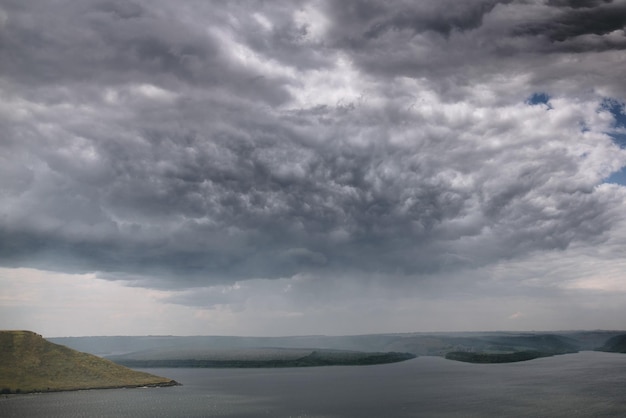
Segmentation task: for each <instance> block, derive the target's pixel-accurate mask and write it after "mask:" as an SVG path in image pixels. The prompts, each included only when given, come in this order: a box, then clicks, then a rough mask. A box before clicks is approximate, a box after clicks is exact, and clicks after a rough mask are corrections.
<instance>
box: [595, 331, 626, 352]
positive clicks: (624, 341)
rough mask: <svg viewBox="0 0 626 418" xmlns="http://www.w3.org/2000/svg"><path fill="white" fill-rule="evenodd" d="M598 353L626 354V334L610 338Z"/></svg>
mask: <svg viewBox="0 0 626 418" xmlns="http://www.w3.org/2000/svg"><path fill="white" fill-rule="evenodd" d="M598 351H607V352H610V353H626V334H621V335H616V336H615V337H612V338H609V339H608V340H607V341H606V342H605V343H604V345H603V346H602V347H600V348H598Z"/></svg>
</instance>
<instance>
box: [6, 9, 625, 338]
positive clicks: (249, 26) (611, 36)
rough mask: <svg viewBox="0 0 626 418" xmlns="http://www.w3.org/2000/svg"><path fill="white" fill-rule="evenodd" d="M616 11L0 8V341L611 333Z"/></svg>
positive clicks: (618, 248) (620, 65) (618, 182)
mask: <svg viewBox="0 0 626 418" xmlns="http://www.w3.org/2000/svg"><path fill="white" fill-rule="evenodd" d="M625 25H626V1H625V0H613V1H610V0H518V1H497V0H469V1H457V0H419V1H417V0H415V1H394V2H389V1H384V0H378V1H352V0H348V1H338V0H337V1H177V2H172V1H166V0H161V1H157V0H150V1H148V0H145V1H137V0H133V1H126V0H124V1H122V0H120V1H115V0H89V1H80V2H76V1H69V0H68V1H65V0H59V1H54V2H51V1H46V0H39V1H22V0H2V1H0V97H1V100H0V328H4V329H7V328H8V329H15V328H25V329H31V330H33V331H36V332H39V333H42V334H43V335H44V336H49V337H52V336H67V335H122V334H135V335H145V334H176V335H190V334H205V335H208V334H222V335H294V334H359V333H374V332H410V331H454V330H555V329H583V328H586V329H596V328H603V329H620V328H621V329H623V328H624V327H626V325H625V323H624V318H626V257H624V255H625V248H626V170H625V171H622V168H623V167H624V166H626V150H625V149H624V146H626V116H625V115H624V102H625V101H626V81H625V80H626V79H625V76H624V69H625V68H626V34H625Z"/></svg>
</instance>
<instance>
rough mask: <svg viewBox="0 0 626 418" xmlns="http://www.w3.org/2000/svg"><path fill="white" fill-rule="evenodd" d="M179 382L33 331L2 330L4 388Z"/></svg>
mask: <svg viewBox="0 0 626 418" xmlns="http://www.w3.org/2000/svg"><path fill="white" fill-rule="evenodd" d="M175 384H176V382H174V381H172V380H170V379H166V378H164V377H159V376H154V375H151V374H148V373H143V372H138V371H135V370H131V369H128V368H126V367H123V366H120V365H117V364H115V363H113V362H111V361H109V360H105V359H102V358H100V357H97V356H94V355H91V354H86V353H81V352H79V351H76V350H72V349H71V348H68V347H65V346H62V345H58V344H53V343H51V342H49V341H46V340H45V339H44V338H43V337H42V336H41V335H39V334H36V333H34V332H30V331H0V392H1V393H28V392H46V391H60V390H78V389H96V388H115V387H138V386H169V385H175Z"/></svg>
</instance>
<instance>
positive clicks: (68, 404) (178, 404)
mask: <svg viewBox="0 0 626 418" xmlns="http://www.w3.org/2000/svg"><path fill="white" fill-rule="evenodd" d="M142 370H145V371H149V372H150V373H154V374H158V375H161V376H167V377H170V378H172V379H175V380H177V381H179V382H181V383H182V384H183V385H184V386H178V387H169V388H142V389H109V390H90V391H78V392H60V393H44V394H28V395H3V396H1V397H0V417H3V418H6V417H20V418H23V417H35V418H37V417H47V418H50V417H64V418H75V417H264V416H265V417H320V418H321V417H377V418H378V417H422V416H423V417H504V416H507V417H626V355H623V354H611V353H600V352H581V353H577V354H567V355H562V356H556V357H549V358H541V359H536V360H532V361H528V362H523V363H509V364H481V365H479V364H468V363H460V362H454V361H450V360H445V359H443V358H439V357H419V358H417V359H414V360H409V361H405V362H402V363H394V364H385V365H376V366H333V367H314V368H286V369H142Z"/></svg>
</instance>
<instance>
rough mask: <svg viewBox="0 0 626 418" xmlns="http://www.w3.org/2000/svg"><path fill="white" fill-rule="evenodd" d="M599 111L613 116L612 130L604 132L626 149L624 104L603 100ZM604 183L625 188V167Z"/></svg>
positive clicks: (625, 110)
mask: <svg viewBox="0 0 626 418" xmlns="http://www.w3.org/2000/svg"><path fill="white" fill-rule="evenodd" d="M599 111H604V112H610V113H611V115H612V116H613V120H614V122H613V129H612V130H610V131H608V132H606V134H607V135H609V136H610V137H611V138H612V139H613V142H615V143H616V144H617V145H618V146H619V147H620V148H626V109H625V107H624V102H620V101H619V100H615V99H612V98H605V99H604V100H603V101H602V104H601V105H600V109H599ZM604 182H605V183H614V184H621V185H624V186H626V167H622V169H621V170H620V171H616V172H615V173H613V174H611V175H610V176H609V177H607V178H606V179H605V180H604Z"/></svg>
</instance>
